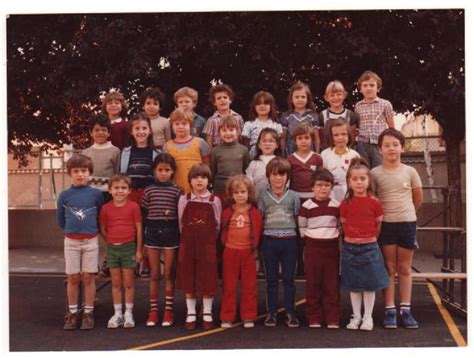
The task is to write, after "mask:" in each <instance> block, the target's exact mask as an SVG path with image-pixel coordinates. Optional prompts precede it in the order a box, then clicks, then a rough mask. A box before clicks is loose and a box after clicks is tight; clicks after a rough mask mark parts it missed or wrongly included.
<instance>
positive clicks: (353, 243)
mask: <svg viewBox="0 0 474 358" xmlns="http://www.w3.org/2000/svg"><path fill="white" fill-rule="evenodd" d="M370 188H371V176H370V170H369V167H368V164H367V162H366V161H365V160H364V159H362V158H354V159H352V162H351V165H350V166H349V169H348V171H347V195H346V199H345V200H344V201H343V202H342V203H341V205H340V207H339V213H340V217H341V223H342V227H343V229H344V244H343V250H342V260H341V288H342V289H343V290H348V291H350V298H351V304H352V312H353V314H352V318H351V320H350V322H349V324H348V325H347V326H346V328H347V329H351V330H357V329H360V330H363V331H371V330H372V329H373V328H374V322H373V319H372V311H373V309H374V304H375V291H378V290H381V289H384V288H386V287H387V286H388V276H387V271H386V270H385V267H384V262H383V257H382V253H381V252H380V248H379V245H378V244H377V237H378V235H379V233H380V226H381V224H382V205H381V204H380V202H379V201H378V200H377V199H375V198H374V197H373V196H372V195H371V192H370ZM362 301H363V302H364V316H363V317H362V314H361V309H362Z"/></svg>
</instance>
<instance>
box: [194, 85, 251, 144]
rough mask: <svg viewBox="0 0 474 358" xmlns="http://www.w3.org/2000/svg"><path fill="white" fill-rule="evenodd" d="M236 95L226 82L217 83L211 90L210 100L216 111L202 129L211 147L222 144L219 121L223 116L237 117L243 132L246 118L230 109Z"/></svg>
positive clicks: (240, 129)
mask: <svg viewBox="0 0 474 358" xmlns="http://www.w3.org/2000/svg"><path fill="white" fill-rule="evenodd" d="M234 96H235V94H234V91H233V90H232V88H231V87H230V86H228V85H225V84H218V85H215V86H213V87H211V89H210V90H209V100H210V102H211V103H212V104H213V105H214V106H215V107H216V111H215V112H214V114H213V115H212V116H211V117H209V119H208V120H207V122H206V125H205V126H204V129H203V130H202V131H203V133H204V134H205V135H206V142H207V144H209V146H210V147H211V148H212V147H214V146H216V145H219V144H221V138H220V135H219V123H220V121H221V119H222V117H223V116H232V117H235V119H236V120H237V123H238V124H239V127H238V128H239V133H242V129H243V127H244V120H243V119H242V116H241V115H240V114H238V113H236V112H234V111H233V110H231V109H230V105H231V104H232V101H233V100H234Z"/></svg>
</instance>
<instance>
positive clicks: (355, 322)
mask: <svg viewBox="0 0 474 358" xmlns="http://www.w3.org/2000/svg"><path fill="white" fill-rule="evenodd" d="M361 322H362V320H361V319H360V317H352V318H351V320H350V322H349V324H348V325H347V326H346V328H347V329H352V330H356V329H359V326H360V323H361Z"/></svg>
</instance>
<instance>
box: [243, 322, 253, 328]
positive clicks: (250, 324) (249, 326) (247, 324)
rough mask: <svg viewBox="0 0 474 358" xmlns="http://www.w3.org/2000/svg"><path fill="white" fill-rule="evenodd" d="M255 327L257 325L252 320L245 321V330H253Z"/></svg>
mask: <svg viewBox="0 0 474 358" xmlns="http://www.w3.org/2000/svg"><path fill="white" fill-rule="evenodd" d="M253 327H255V323H253V321H251V320H245V321H244V328H253Z"/></svg>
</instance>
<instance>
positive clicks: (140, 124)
mask: <svg viewBox="0 0 474 358" xmlns="http://www.w3.org/2000/svg"><path fill="white" fill-rule="evenodd" d="M150 134H151V130H150V126H149V125H148V122H147V121H143V120H138V121H134V122H133V124H132V136H133V138H134V139H135V142H136V143H137V147H146V146H147V145H148V137H149V136H150Z"/></svg>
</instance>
